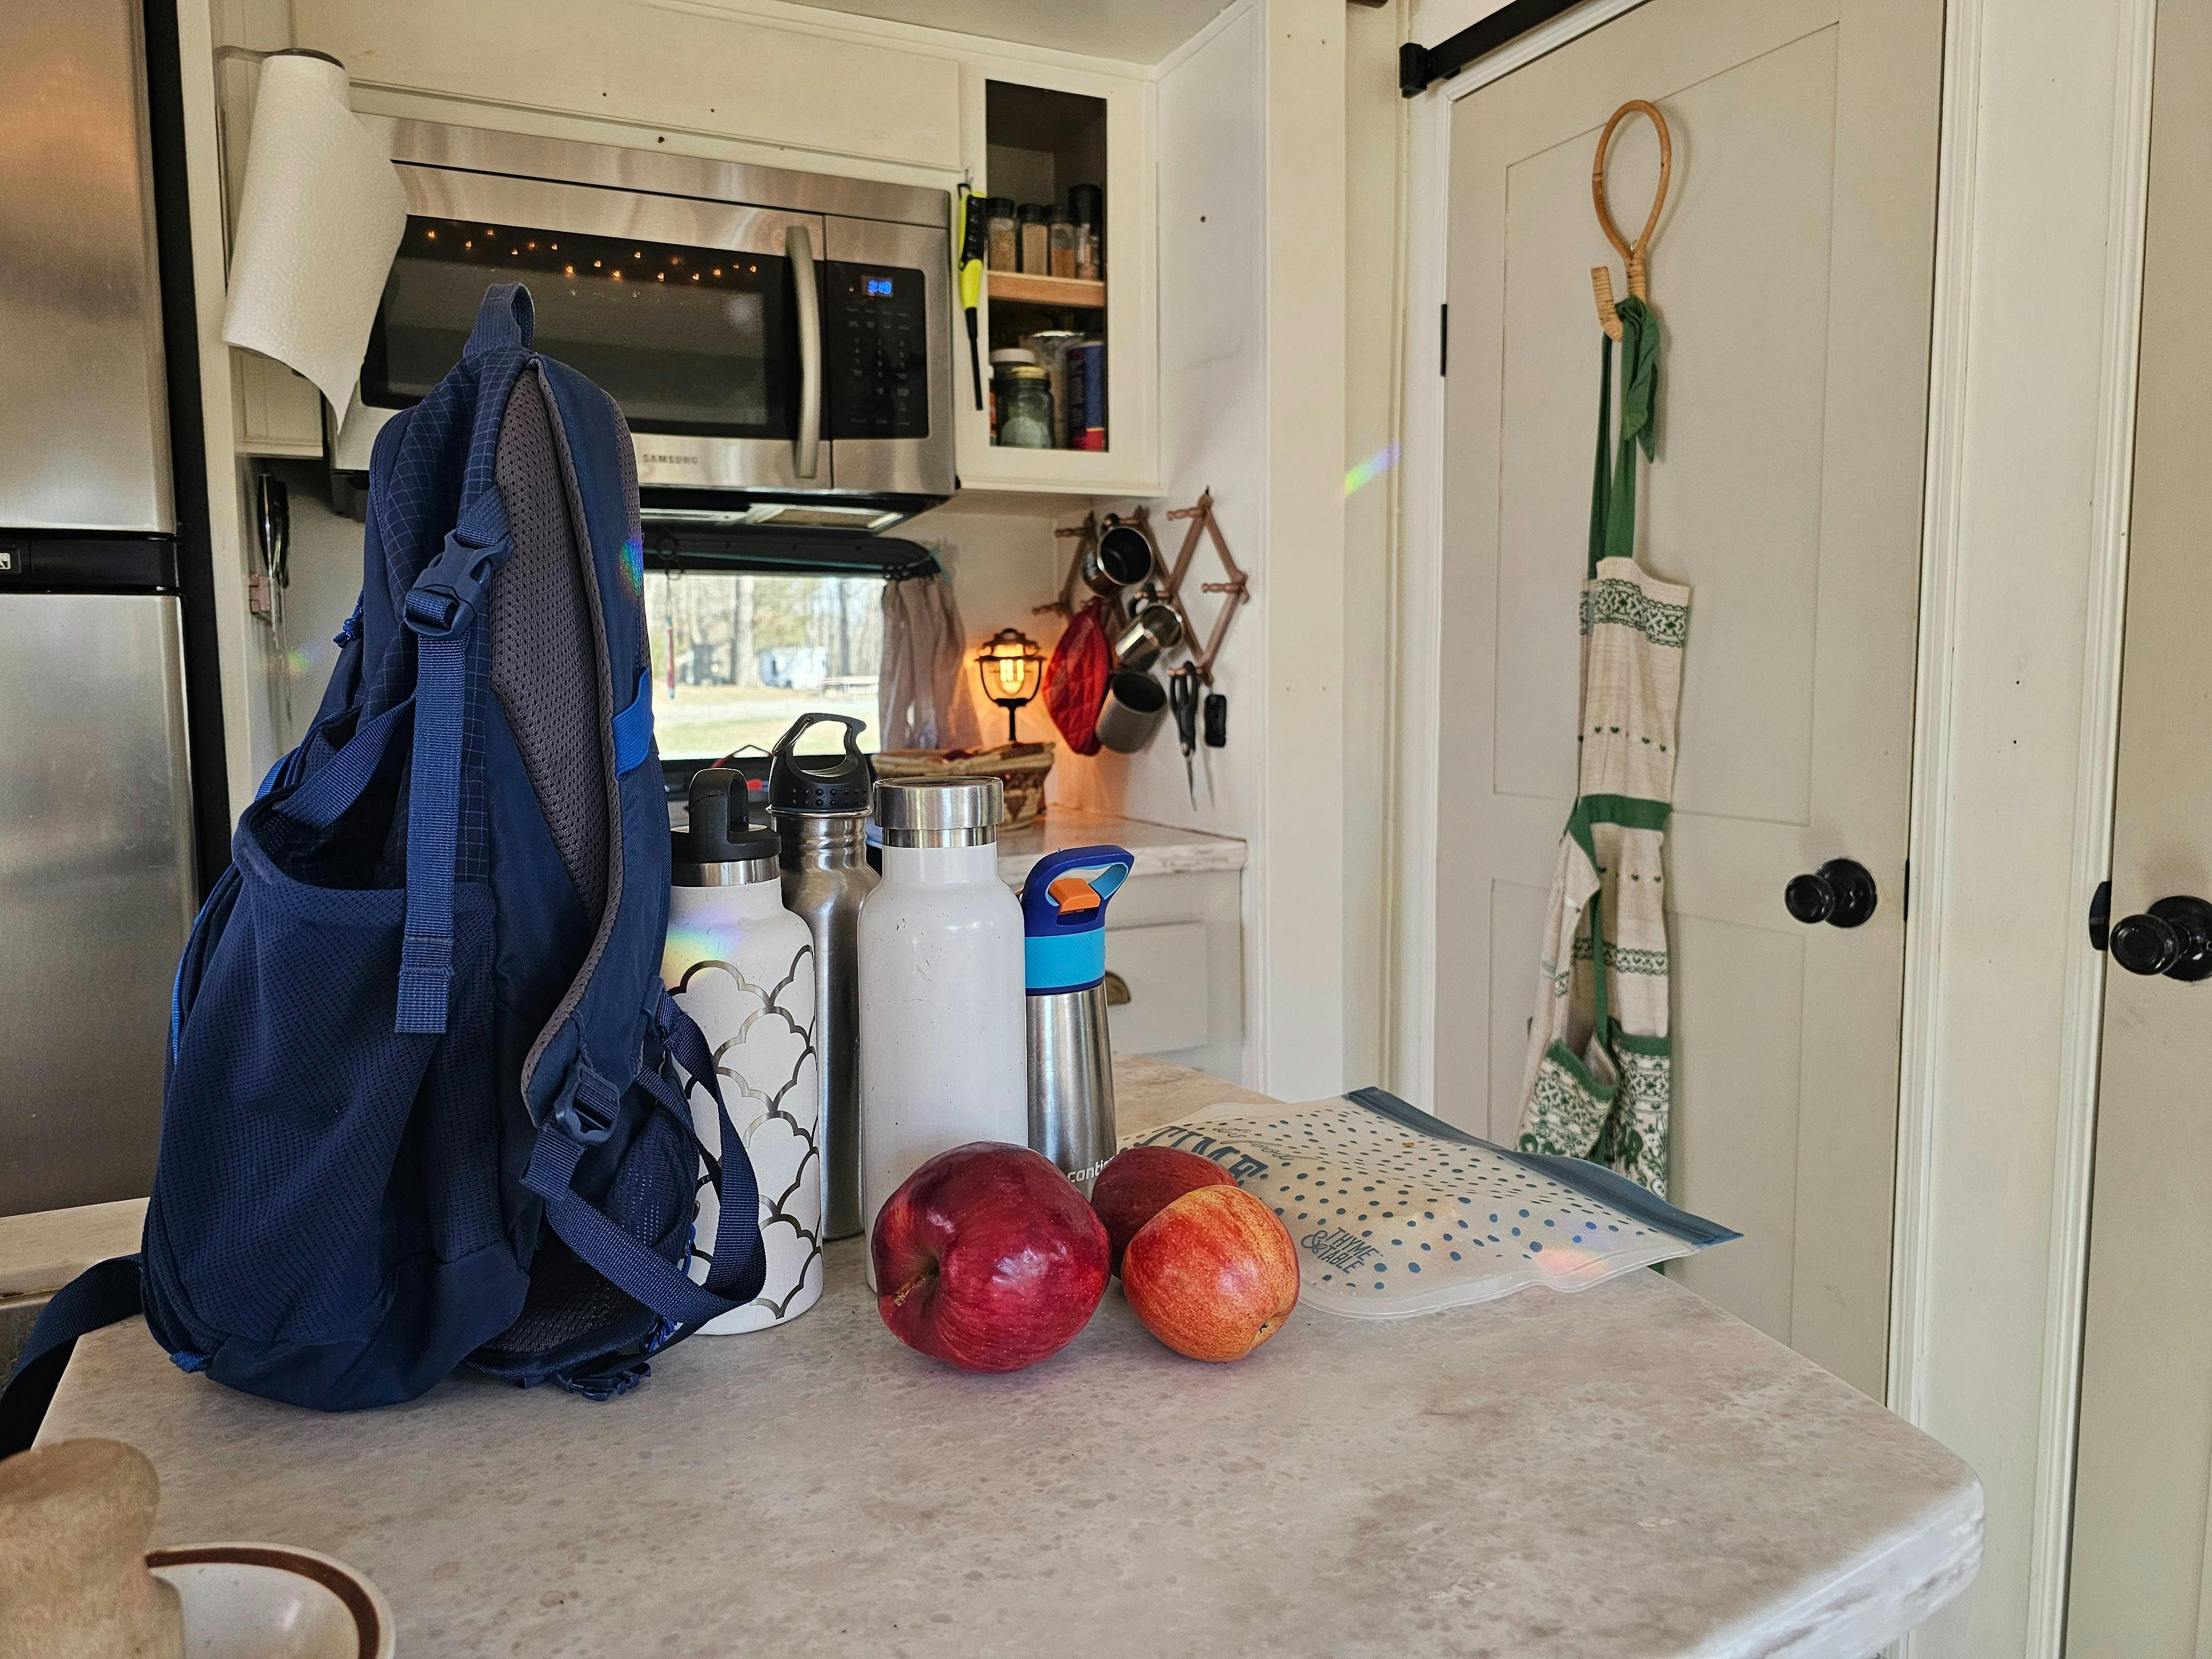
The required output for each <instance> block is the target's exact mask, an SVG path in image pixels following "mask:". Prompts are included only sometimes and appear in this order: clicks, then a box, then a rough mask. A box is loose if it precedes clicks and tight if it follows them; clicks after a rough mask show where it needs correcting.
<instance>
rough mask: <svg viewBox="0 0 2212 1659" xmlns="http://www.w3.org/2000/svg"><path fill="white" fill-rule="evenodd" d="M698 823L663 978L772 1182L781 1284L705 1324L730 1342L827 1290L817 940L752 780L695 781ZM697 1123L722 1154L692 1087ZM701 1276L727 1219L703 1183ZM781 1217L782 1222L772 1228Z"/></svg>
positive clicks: (776, 1272) (676, 893)
mask: <svg viewBox="0 0 2212 1659" xmlns="http://www.w3.org/2000/svg"><path fill="white" fill-rule="evenodd" d="M690 806H691V811H690V818H689V820H688V827H686V828H685V829H679V830H677V831H675V832H674V835H673V842H672V850H673V854H674V882H675V884H674V886H673V888H672V889H671V891H670V893H669V902H668V935H667V939H666V943H665V945H664V946H663V948H662V951H661V957H660V976H661V981H662V982H663V983H664V984H665V985H666V986H667V987H668V989H669V991H670V993H671V994H672V995H673V996H674V997H675V999H676V1002H677V1006H678V1007H680V1008H682V1009H683V1010H684V1012H685V1013H687V1014H689V1015H690V1016H691V1018H693V1019H694V1020H695V1021H696V1022H697V1024H698V1026H699V1030H700V1031H701V1033H702V1035H703V1036H705V1037H706V1039H707V1046H708V1048H709V1049H710V1050H711V1051H712V1053H713V1054H714V1067H715V1070H716V1071H717V1072H718V1073H720V1075H721V1079H722V1095H723V1098H724V1099H725V1100H726V1102H727V1103H728V1104H729V1108H730V1119H731V1121H732V1122H733V1123H734V1124H735V1125H736V1126H737V1129H738V1135H739V1137H740V1138H741V1139H743V1140H744V1147H745V1156H746V1158H748V1159H750V1162H751V1164H752V1166H753V1175H754V1176H755V1178H756V1180H757V1182H758V1183H759V1189H760V1194H759V1200H758V1201H759V1204H760V1222H761V1242H762V1243H763V1246H764V1247H765V1248H766V1249H767V1253H768V1277H767V1279H765V1280H764V1281H763V1284H762V1285H761V1292H760V1295H759V1297H757V1298H756V1299H755V1300H753V1301H751V1302H749V1303H746V1304H744V1306H742V1307H738V1308H733V1309H732V1310H730V1311H729V1312H728V1313H726V1314H722V1315H720V1316H717V1317H715V1318H714V1319H711V1320H709V1321H708V1322H707V1323H706V1324H704V1325H702V1326H701V1327H700V1331H701V1333H702V1334H704V1335H708V1336H726V1335H730V1334H734V1333H736V1332H739V1331H757V1330H761V1329H763V1328H766V1327H768V1326H770V1325H781V1324H784V1323H786V1322H788V1321H790V1320H793V1319H796V1318H798V1317H799V1315H801V1314H803V1313H805V1311H806V1310H808V1309H809V1308H811V1307H812V1306H813V1305H814V1304H815V1303H816V1302H817V1300H819V1299H820V1297H821V1295H822V1273H823V1266H822V1158H821V1150H822V1147H821V1134H822V1100H821V1094H820V1088H819V1083H818V1080H817V1067H816V1065H815V1045H814V1030H815V1023H814V996H815V969H814V941H813V938H812V936H811V933H809V931H808V929H807V926H806V924H805V922H804V921H801V920H799V917H797V916H795V915H792V913H791V912H790V911H788V910H787V909H786V908H784V904H783V883H782V876H781V871H780V870H779V869H778V868H777V860H776V850H777V849H776V834H775V830H773V829H768V828H766V827H765V826H761V827H756V826H755V825H754V824H753V823H751V821H750V813H749V812H748V811H746V806H745V788H744V779H743V778H742V777H741V776H740V775H738V773H736V772H734V771H731V770H727V769H722V768H719V767H708V768H705V769H702V770H701V771H698V772H696V773H695V774H693V775H692V778H691V793H690ZM690 1103H691V1117H692V1128H693V1131H694V1133H696V1135H697V1137H698V1139H699V1144H700V1145H701V1146H702V1147H706V1148H708V1149H714V1150H717V1151H718V1150H719V1148H720V1146H721V1125H720V1114H719V1113H718V1112H717V1110H716V1109H715V1104H714V1097H713V1096H712V1095H710V1094H708V1092H707V1091H705V1090H704V1089H698V1088H694V1089H692V1090H690ZM696 1184H697V1186H698V1188H699V1197H698V1209H697V1212H696V1220H695V1221H694V1223H693V1231H692V1238H691V1259H690V1264H689V1267H690V1276H691V1278H692V1279H693V1281H694V1282H695V1283H700V1284H703V1283H705V1282H706V1278H707V1268H708V1264H709V1263H710V1262H711V1261H713V1260H714V1239H715V1237H716V1235H717V1233H718V1232H719V1231H720V1220H721V1209H720V1200H719V1197H718V1194H717V1185H718V1183H717V1182H713V1181H700V1182H697V1183H696ZM771 1221H775V1222H779V1223H781V1224H782V1225H775V1226H771V1225H769V1223H770V1222H771Z"/></svg>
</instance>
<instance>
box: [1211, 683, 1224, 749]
mask: <svg viewBox="0 0 2212 1659" xmlns="http://www.w3.org/2000/svg"><path fill="white" fill-rule="evenodd" d="M1228 746H1229V699H1228V698H1227V697H1225V696H1222V695H1221V693H1220V692H1218V691H1209V692H1207V693H1206V747H1207V748H1208V749H1226V748H1227V747H1228Z"/></svg>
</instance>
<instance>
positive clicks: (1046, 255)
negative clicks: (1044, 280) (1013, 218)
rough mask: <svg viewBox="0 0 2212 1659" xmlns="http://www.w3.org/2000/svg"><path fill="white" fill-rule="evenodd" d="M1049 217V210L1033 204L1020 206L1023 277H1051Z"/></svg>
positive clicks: (1050, 228)
mask: <svg viewBox="0 0 2212 1659" xmlns="http://www.w3.org/2000/svg"><path fill="white" fill-rule="evenodd" d="M1051 217H1052V210H1050V209H1049V208H1046V207H1042V206H1041V205H1039V204H1037V203H1035V202H1024V203H1023V204H1022V209H1021V227H1022V274H1023V275H1024V276H1051V275H1052V226H1051V224H1050V220H1051Z"/></svg>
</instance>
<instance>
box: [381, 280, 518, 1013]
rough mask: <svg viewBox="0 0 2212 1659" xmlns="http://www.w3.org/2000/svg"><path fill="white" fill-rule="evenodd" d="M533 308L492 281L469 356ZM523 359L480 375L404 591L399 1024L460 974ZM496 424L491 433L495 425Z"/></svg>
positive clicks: (514, 345)
mask: <svg viewBox="0 0 2212 1659" xmlns="http://www.w3.org/2000/svg"><path fill="white" fill-rule="evenodd" d="M532 316H533V313H532V307H531V303H530V293H529V290H528V289H525V288H524V287H523V286H522V285H521V284H520V283H494V284H493V285H492V286H491V287H490V288H489V289H485V290H484V297H483V304H482V305H480V306H479V307H477V320H476V326H475V328H474V329H473V330H471V332H470V334H469V341H468V344H467V345H466V346H465V347H464V348H463V349H462V351H461V361H462V362H465V363H468V362H474V363H476V364H477V365H478V368H479V370H480V372H481V371H482V370H483V369H484V368H489V367H490V365H491V360H492V359H493V358H494V356H495V354H497V353H501V352H507V353H510V354H520V353H526V352H527V351H528V350H529V349H530V340H531V330H532ZM519 371H520V363H519V362H517V363H515V364H514V365H513V367H512V371H511V372H508V373H507V374H499V375H492V374H485V375H483V383H482V384H481V385H480V386H479V396H478V401H477V411H476V420H475V422H474V423H473V430H472V431H471V435H470V463H469V466H468V471H467V479H468V482H467V484H466V486H465V488H464V489H463V491H462V495H461V505H460V513H459V520H458V521H457V522H456V523H455V524H454V526H453V529H452V530H451V531H449V532H447V535H446V542H445V546H444V547H443V548H442V549H441V550H440V551H439V554H438V556H437V557H436V558H435V559H433V560H431V561H430V562H429V564H428V567H427V568H425V569H424V570H423V572H422V574H421V575H419V576H417V577H416V579H415V583H414V586H411V587H410V588H409V589H408V591H407V597H406V599H405V602H404V606H403V609H402V614H403V616H404V619H405V621H406V623H407V627H408V629H409V631H410V632H411V633H412V634H413V635H415V641H416V658H415V734H414V750H413V759H412V762H411V770H410V777H409V783H408V802H407V923H406V930H405V934H404V939H402V942H401V945H400V951H399V997H398V1012H397V1013H396V1015H395V1017H394V1018H393V1021H392V1029H393V1030H396V1031H412V1032H432V1033H435V1032H442V1031H443V1030H445V1029H446V1010H447V1004H448V1002H449V1001H450V993H451V990H452V986H453V868H454V865H455V862H456V860H457V859H458V857H459V850H460V802H461V751H462V747H463V740H464V736H465V726H466V723H467V720H468V641H469V635H470V633H471V629H472V628H473V627H474V625H475V623H476V620H477V617H478V616H479V615H480V614H481V613H482V611H483V605H484V594H485V590H486V589H487V588H488V587H489V585H490V582H491V579H492V577H493V575H494V574H496V573H497V571H498V569H499V568H500V566H501V564H502V563H504V562H506V559H507V554H508V552H509V551H511V550H512V549H513V545H514V541H513V534H512V532H510V530H509V527H508V525H507V506H506V503H505V502H504V501H501V498H500V493H499V490H498V488H497V487H496V486H495V484H494V483H492V481H491V476H490V473H491V469H490V467H489V465H488V464H485V465H478V452H479V451H480V450H481V451H483V452H484V453H489V446H490V443H491V441H492V440H493V438H494V437H495V435H496V434H497V432H498V430H499V423H500V421H501V417H502V416H503V414H504V411H505V409H506V404H507V398H506V392H507V389H508V388H509V387H511V386H512V385H513V379H514V373H517V372H519Z"/></svg>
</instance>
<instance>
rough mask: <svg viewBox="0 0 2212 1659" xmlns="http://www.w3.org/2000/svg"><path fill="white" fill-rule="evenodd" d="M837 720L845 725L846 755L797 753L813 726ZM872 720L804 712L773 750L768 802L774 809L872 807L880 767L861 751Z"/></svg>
mask: <svg viewBox="0 0 2212 1659" xmlns="http://www.w3.org/2000/svg"><path fill="white" fill-rule="evenodd" d="M825 720H835V721H836V723H837V724H839V725H841V726H843V727H844V728H845V752H844V753H843V754H842V755H801V754H798V753H796V752H794V751H795V750H797V749H798V747H799V738H800V737H801V736H803V735H804V734H805V731H806V729H807V727H809V726H819V725H821V724H822V723H823V721H825ZM867 725H868V723H867V721H866V720H855V719H854V717H853V716H852V715H850V714H801V715H800V716H799V718H798V719H797V720H793V722H792V723H791V729H790V730H789V731H788V732H785V733H784V734H783V735H782V736H781V737H780V738H777V739H776V740H775V748H773V749H771V750H769V764H768V806H769V811H771V812H866V811H868V809H869V808H870V807H871V806H872V805H873V804H874V801H875V793H876V769H875V766H874V763H872V762H871V761H870V760H869V759H868V757H866V755H864V754H862V753H861V752H860V733H861V732H864V731H866V729H867Z"/></svg>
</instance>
